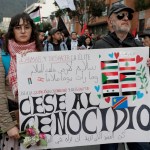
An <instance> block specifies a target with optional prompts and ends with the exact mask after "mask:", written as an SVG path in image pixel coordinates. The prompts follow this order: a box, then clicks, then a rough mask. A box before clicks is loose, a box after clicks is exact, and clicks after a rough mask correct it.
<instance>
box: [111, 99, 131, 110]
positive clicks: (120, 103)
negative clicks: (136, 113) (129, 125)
mask: <svg viewBox="0 0 150 150" xmlns="http://www.w3.org/2000/svg"><path fill="white" fill-rule="evenodd" d="M127 107H128V99H127V97H126V96H118V97H113V98H112V108H113V109H122V108H127Z"/></svg>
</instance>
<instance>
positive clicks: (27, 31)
mask: <svg viewBox="0 0 150 150" xmlns="http://www.w3.org/2000/svg"><path fill="white" fill-rule="evenodd" d="M13 32H14V36H15V41H16V42H17V43H18V44H23V45H24V44H28V43H29V40H30V37H31V33H32V27H31V25H30V23H28V22H26V21H23V19H20V22H19V25H17V26H15V27H14V29H13Z"/></svg>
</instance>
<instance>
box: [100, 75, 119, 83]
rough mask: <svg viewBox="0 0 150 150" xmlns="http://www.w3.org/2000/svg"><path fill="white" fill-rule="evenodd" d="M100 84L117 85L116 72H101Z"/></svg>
mask: <svg viewBox="0 0 150 150" xmlns="http://www.w3.org/2000/svg"><path fill="white" fill-rule="evenodd" d="M102 83H103V84H109V83H118V72H103V73H102Z"/></svg>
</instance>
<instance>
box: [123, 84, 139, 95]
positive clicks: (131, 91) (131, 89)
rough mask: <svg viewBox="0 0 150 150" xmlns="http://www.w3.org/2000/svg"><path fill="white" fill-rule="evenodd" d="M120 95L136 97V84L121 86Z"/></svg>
mask: <svg viewBox="0 0 150 150" xmlns="http://www.w3.org/2000/svg"><path fill="white" fill-rule="evenodd" d="M121 88H122V95H136V83H129V84H122V85H121Z"/></svg>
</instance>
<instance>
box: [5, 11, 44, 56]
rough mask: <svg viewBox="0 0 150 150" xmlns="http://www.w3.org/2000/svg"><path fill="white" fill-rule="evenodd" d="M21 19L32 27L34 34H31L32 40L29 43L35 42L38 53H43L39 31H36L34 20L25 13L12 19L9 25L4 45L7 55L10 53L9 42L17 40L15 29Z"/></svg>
mask: <svg viewBox="0 0 150 150" xmlns="http://www.w3.org/2000/svg"><path fill="white" fill-rule="evenodd" d="M20 19H23V22H27V23H29V24H30V25H31V27H32V33H31V38H30V40H29V42H33V41H35V44H36V49H37V51H41V50H42V47H41V43H40V41H39V39H38V31H37V29H36V25H35V24H34V22H33V20H32V19H31V18H30V16H29V15H28V14H27V13H24V12H23V13H20V14H17V15H16V16H14V17H12V19H11V21H10V24H9V28H8V32H7V33H6V36H5V37H6V39H5V44H4V50H5V51H6V52H7V53H9V51H8V40H10V39H15V36H14V32H13V29H14V27H15V26H18V25H19V22H20Z"/></svg>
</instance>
